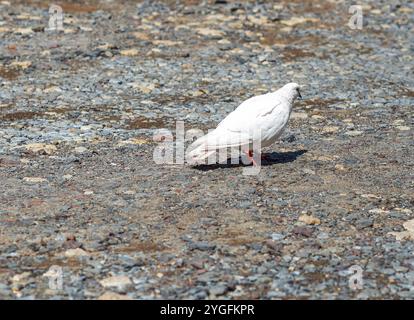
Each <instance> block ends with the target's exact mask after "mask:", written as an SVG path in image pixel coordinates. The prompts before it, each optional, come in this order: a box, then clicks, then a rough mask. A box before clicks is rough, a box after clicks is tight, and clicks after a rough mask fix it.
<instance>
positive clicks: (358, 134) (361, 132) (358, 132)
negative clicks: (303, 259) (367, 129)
mask: <svg viewBox="0 0 414 320" xmlns="http://www.w3.org/2000/svg"><path fill="white" fill-rule="evenodd" d="M363 133H364V132H363V131H358V130H352V131H347V132H345V134H346V135H347V136H351V137H356V136H360V135H361V134H363Z"/></svg>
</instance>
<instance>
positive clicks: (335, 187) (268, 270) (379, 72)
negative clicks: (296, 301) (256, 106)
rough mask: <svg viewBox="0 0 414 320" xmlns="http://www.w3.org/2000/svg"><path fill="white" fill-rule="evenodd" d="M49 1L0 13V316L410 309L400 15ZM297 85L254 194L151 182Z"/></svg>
mask: <svg viewBox="0 0 414 320" xmlns="http://www.w3.org/2000/svg"><path fill="white" fill-rule="evenodd" d="M56 2H57V3H58V4H60V5H61V7H62V9H63V12H64V30H63V31H60V32H56V31H51V30H48V29H47V27H48V19H49V13H48V5H49V2H48V1H34V0H33V1H9V2H7V1H0V44H1V45H0V179H1V185H0V232H1V237H0V298H1V299H16V298H20V299H39V298H47V299H97V298H101V299H128V298H133V299H159V298H165V299H214V298H224V299H250V298H252V299H258V298H260V299H292V298H301V299H311V298H312V299H345V298H356V299H369V298H370V299H374V298H381V299H407V298H410V299H413V298H414V255H413V253H414V226H413V224H414V222H413V219H414V213H413V210H414V209H413V204H414V201H413V159H414V157H413V156H414V154H413V127H412V126H413V106H414V100H413V97H414V77H413V69H414V62H413V51H414V46H413V44H414V33H413V26H414V5H413V3H412V2H410V1H408V0H403V1H396V0H390V1H363V3H361V4H362V5H363V13H364V20H363V21H364V22H363V27H362V29H361V30H358V29H351V28H350V27H349V26H348V21H349V19H350V17H351V15H352V14H351V13H349V6H350V5H351V4H354V3H353V2H352V3H351V2H350V1H333V0H331V1H322V0H317V1H292V0H286V1H285V0H283V1H278V2H270V1H269V2H265V1H255V2H253V1H250V2H248V1H244V2H243V1H230V0H229V1H143V2H134V1H112V0H105V1H104V0H102V1H89V2H83V1H82V3H83V4H80V3H81V1H79V2H69V1H56ZM200 3H201V4H200ZM291 81H295V82H298V83H299V84H301V86H302V89H301V92H302V96H303V97H304V99H303V100H302V101H298V102H297V103H296V104H295V107H294V112H293V114H292V118H291V120H290V122H289V128H288V129H287V130H286V132H285V133H284V135H283V138H282V140H281V141H280V142H278V143H276V144H275V145H273V146H271V147H269V148H267V149H266V150H265V151H266V152H267V153H268V156H269V159H268V160H267V161H265V162H264V163H263V165H262V167H261V171H260V174H259V175H257V176H246V175H243V174H242V172H243V169H244V168H243V167H242V166H238V165H212V166H199V167H192V166H188V165H178V164H174V165H167V164H165V165H157V164H155V163H154V161H153V151H154V148H155V147H156V146H157V144H156V143H155V142H154V141H153V134H154V131H155V130H156V129H159V128H167V129H171V130H172V131H173V132H174V130H175V121H176V120H183V121H184V122H185V128H186V129H187V130H188V129H190V128H199V129H202V130H207V129H208V128H213V127H214V126H215V125H216V124H217V123H218V122H219V121H220V120H221V119H222V118H223V117H224V116H225V115H226V114H227V113H229V112H230V111H231V110H232V109H234V108H235V107H236V106H237V105H238V104H239V103H240V102H242V101H243V100H245V99H247V98H249V97H251V96H253V95H257V94H261V93H264V92H268V91H270V90H274V89H277V88H279V87H281V86H282V85H284V84H285V83H287V82H291ZM351 266H357V267H356V268H357V269H358V268H359V267H360V268H361V269H359V271H358V272H359V274H361V273H362V277H361V278H358V279H362V282H361V281H357V282H356V284H357V288H356V289H355V288H353V287H352V286H350V285H349V283H350V280H352V279H353V277H351V273H352V272H351V271H350V267H351ZM358 266H359V267H358ZM359 274H357V275H355V277H357V276H358V275H359ZM54 280H56V281H54ZM60 281H61V282H60Z"/></svg>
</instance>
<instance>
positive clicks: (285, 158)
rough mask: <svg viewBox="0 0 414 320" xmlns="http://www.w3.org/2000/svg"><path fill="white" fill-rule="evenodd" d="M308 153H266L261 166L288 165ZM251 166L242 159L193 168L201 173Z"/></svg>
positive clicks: (304, 151)
mask: <svg viewBox="0 0 414 320" xmlns="http://www.w3.org/2000/svg"><path fill="white" fill-rule="evenodd" d="M306 152H308V150H297V151H288V152H265V153H263V154H262V155H263V156H264V158H265V159H262V160H261V164H260V165H261V166H264V167H265V166H271V165H274V164H278V163H287V162H292V161H295V160H296V159H297V158H298V157H300V156H301V155H303V154H305V153H306ZM250 165H251V164H244V163H243V162H242V161H241V159H239V161H238V163H231V159H227V163H216V164H209V165H207V164H200V165H195V166H193V168H194V169H197V170H200V171H210V170H216V169H220V168H222V169H224V168H237V167H246V166H250Z"/></svg>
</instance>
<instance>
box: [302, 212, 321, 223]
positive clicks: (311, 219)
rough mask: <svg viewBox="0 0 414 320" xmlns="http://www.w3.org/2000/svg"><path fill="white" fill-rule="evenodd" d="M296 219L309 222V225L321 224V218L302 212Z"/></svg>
mask: <svg viewBox="0 0 414 320" xmlns="http://www.w3.org/2000/svg"><path fill="white" fill-rule="evenodd" d="M298 221H300V222H303V223H306V224H310V225H318V224H321V220H319V219H318V218H316V217H313V216H310V215H307V214H303V215H301V216H300V217H299V219H298Z"/></svg>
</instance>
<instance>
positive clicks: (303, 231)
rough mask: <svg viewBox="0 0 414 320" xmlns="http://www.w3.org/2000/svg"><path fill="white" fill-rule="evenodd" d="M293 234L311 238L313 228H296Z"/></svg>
mask: <svg viewBox="0 0 414 320" xmlns="http://www.w3.org/2000/svg"><path fill="white" fill-rule="evenodd" d="M293 233H294V234H298V235H302V236H305V237H310V236H312V233H313V230H312V229H311V228H308V227H295V228H293Z"/></svg>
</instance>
